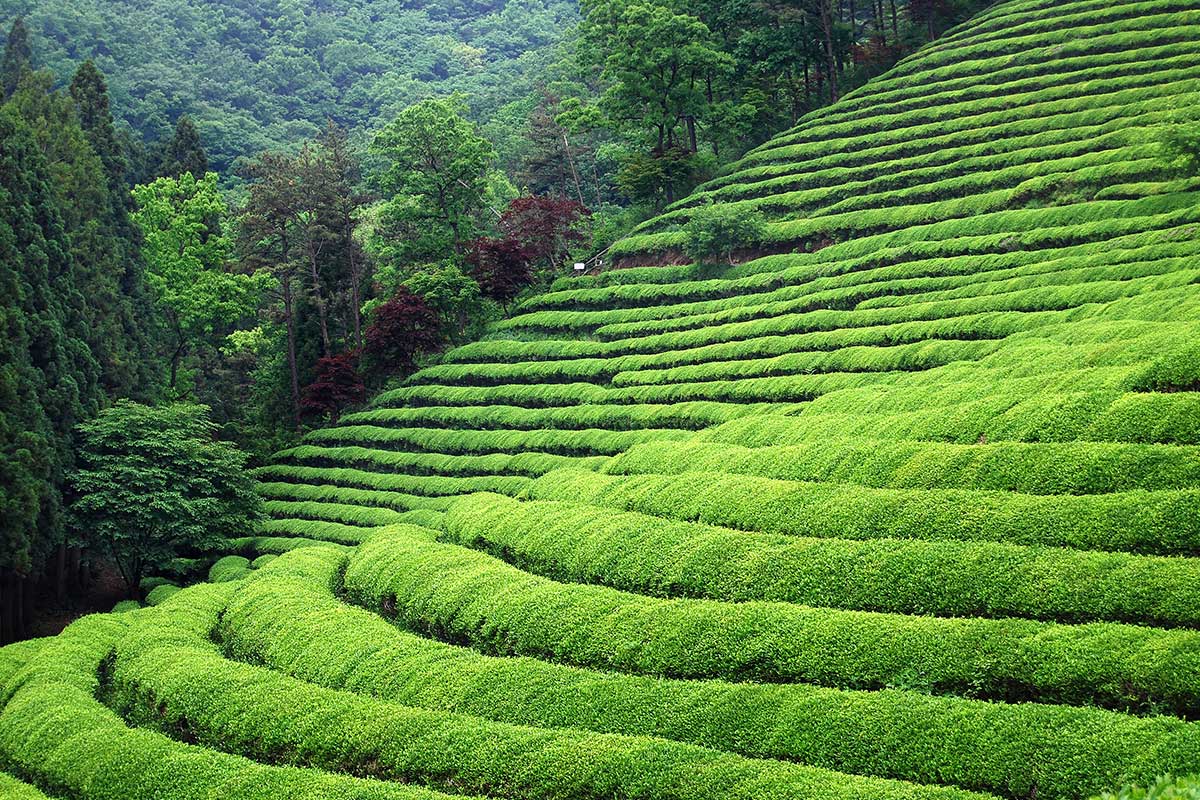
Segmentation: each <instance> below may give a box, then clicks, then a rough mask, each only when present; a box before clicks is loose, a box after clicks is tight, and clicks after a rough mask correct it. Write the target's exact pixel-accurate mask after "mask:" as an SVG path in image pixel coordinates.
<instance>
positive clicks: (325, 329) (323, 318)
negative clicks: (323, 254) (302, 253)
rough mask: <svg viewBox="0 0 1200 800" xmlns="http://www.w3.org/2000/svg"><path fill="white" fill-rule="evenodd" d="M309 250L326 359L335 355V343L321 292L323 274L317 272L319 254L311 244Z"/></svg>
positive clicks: (310, 270) (314, 302)
mask: <svg viewBox="0 0 1200 800" xmlns="http://www.w3.org/2000/svg"><path fill="white" fill-rule="evenodd" d="M306 249H307V250H308V269H309V277H311V278H312V293H313V305H315V306H316V307H317V324H318V325H319V326H320V328H321V348H322V351H323V352H324V354H325V357H326V358H330V357H331V356H332V355H333V343H332V342H331V341H330V339H329V319H328V317H327V315H326V313H325V295H324V294H323V293H322V292H321V273H320V272H319V271H318V270H317V254H316V252H315V251H314V250H313V247H312V245H311V244H309V245H307V246H306Z"/></svg>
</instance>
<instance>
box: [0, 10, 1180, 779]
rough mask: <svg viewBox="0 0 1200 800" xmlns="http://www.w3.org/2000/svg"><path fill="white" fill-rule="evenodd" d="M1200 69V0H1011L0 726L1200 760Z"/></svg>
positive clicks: (196, 762)
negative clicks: (715, 238)
mask: <svg viewBox="0 0 1200 800" xmlns="http://www.w3.org/2000/svg"><path fill="white" fill-rule="evenodd" d="M1198 98H1200V2H1197V1H1196V0H1191V2H1182V0H1147V1H1146V2H1121V0H1106V1H1105V2H1098V1H1097V0H1069V1H1067V2H1064V1H1063V0H1056V1H1052V0H1009V2H1002V3H999V4H997V5H995V6H993V7H992V8H991V9H990V10H989V11H988V12H986V13H985V14H983V15H981V16H979V17H978V18H976V19H975V20H973V21H972V22H971V23H969V24H967V25H965V26H963V27H961V28H959V29H957V30H956V31H954V32H952V33H951V34H950V35H948V36H946V37H945V38H944V39H942V40H940V41H939V42H937V43H936V44H935V45H934V46H932V47H930V48H928V49H926V50H923V51H921V52H920V53H918V54H917V55H916V56H914V57H912V58H910V59H908V60H906V61H904V62H902V63H901V64H900V65H899V66H898V67H897V69H896V70H895V71H893V72H892V73H889V74H888V75H886V76H884V77H883V78H882V79H880V80H878V81H875V82H872V83H871V84H869V85H867V86H866V87H864V88H863V89H861V90H859V91H857V92H856V93H854V94H852V95H850V96H848V97H846V98H845V99H844V100H842V101H841V102H839V103H838V104H836V105H834V106H832V107H830V108H828V109H826V110H824V111H822V112H820V113H818V114H816V115H814V116H812V117H811V118H808V119H806V120H805V121H804V122H803V124H801V125H800V126H799V127H798V128H796V129H794V130H793V131H790V132H789V133H787V134H786V135H784V136H782V137H780V138H779V139H777V140H775V141H773V142H771V143H769V144H768V145H766V146H764V147H762V148H760V149H759V150H757V151H755V152H754V153H752V154H751V155H750V156H749V157H748V158H747V159H746V160H745V161H743V162H742V163H741V164H739V165H738V167H737V168H736V169H735V170H734V171H733V172H731V174H729V175H727V176H725V177H723V178H721V179H719V180H717V181H714V182H713V183H712V184H711V185H709V186H707V187H704V188H703V190H702V191H701V192H700V193H699V194H698V195H697V196H696V197H694V198H690V199H688V200H686V201H684V202H683V203H681V204H680V205H679V207H678V208H676V209H673V210H672V211H671V212H669V213H668V214H667V215H665V216H664V217H663V218H661V219H659V220H655V221H652V222H651V223H649V224H647V225H646V226H645V228H644V229H643V230H642V231H641V232H640V233H639V235H638V236H636V237H633V238H631V239H629V240H627V241H626V242H625V243H623V244H622V245H621V250H620V251H619V253H618V255H619V256H620V257H621V258H623V259H626V260H627V261H628V262H633V263H647V264H653V263H655V262H659V263H661V262H664V261H670V260H673V259H674V255H673V253H674V249H675V247H676V246H677V245H678V244H679V242H680V236H681V234H680V233H679V232H678V230H677V228H678V224H679V223H680V222H681V221H682V220H685V219H686V218H687V214H688V208H690V207H692V206H693V205H695V204H696V203H698V202H702V201H703V199H704V197H705V196H708V197H711V198H712V199H713V200H714V201H716V202H721V203H744V204H749V205H754V206H756V207H758V208H760V209H762V210H763V211H764V212H765V213H767V214H768V215H769V216H770V218H771V220H772V222H771V226H770V236H769V239H768V241H767V242H764V243H763V250H764V251H769V252H771V253H773V254H771V255H767V256H764V257H762V258H759V259H755V260H753V261H750V262H748V263H745V264H742V265H740V266H738V267H734V268H731V269H729V270H727V271H726V272H725V273H723V274H721V275H718V276H716V277H705V275H704V274H703V270H700V269H697V268H695V267H692V266H659V267H647V268H638V269H629V270H619V271H612V272H608V273H605V274H602V275H599V276H595V277H591V278H582V279H577V280H570V281H564V282H563V283H562V284H561V285H560V286H559V287H557V290H556V291H552V292H549V293H547V294H544V295H542V296H539V297H537V298H534V299H533V300H531V301H529V302H528V303H526V304H525V306H524V307H523V308H521V309H520V312H519V313H518V314H517V315H516V316H515V317H513V318H512V319H510V320H508V321H506V322H505V323H503V324H502V325H500V326H499V327H498V329H497V330H496V331H495V332H494V333H493V334H492V336H491V337H490V338H489V339H488V340H487V341H483V342H478V343H475V344H471V345H468V346H466V347H462V348H459V349H457V350H455V351H453V352H451V353H450V354H448V355H447V357H446V358H445V360H444V363H443V364H440V365H438V366H436V367H432V368H430V369H426V370H424V371H422V372H421V373H418V374H417V375H415V376H414V377H413V378H412V379H411V380H410V381H409V382H408V383H407V385H405V386H404V387H402V388H400V389H397V390H394V391H391V392H387V393H384V394H383V395H381V396H380V397H378V398H377V399H376V401H375V403H374V405H373V407H372V408H371V409H369V410H366V411H363V412H360V413H357V414H352V415H347V416H346V417H345V418H344V419H343V420H342V422H341V424H339V425H338V426H336V427H332V428H329V429H326V430H322V431H318V432H316V433H313V434H312V435H311V436H310V437H308V440H307V441H306V442H305V443H304V444H303V445H302V446H300V447H297V448H294V449H292V450H290V451H287V452H284V453H281V454H280V455H279V457H278V460H277V463H275V464H274V465H272V466H270V467H267V468H265V469H263V470H262V473H261V475H260V478H261V480H262V491H263V493H264V494H265V495H266V497H267V498H268V499H269V502H268V507H269V510H270V513H271V517H272V519H271V520H270V521H269V522H267V523H266V524H265V525H264V526H263V529H262V531H261V536H259V537H256V538H254V539H250V540H246V541H244V542H240V543H237V546H238V547H239V548H240V552H241V553H242V556H233V557H230V558H227V559H224V560H223V561H221V562H218V564H217V565H216V566H215V567H214V568H213V573H212V577H213V579H214V581H215V582H213V583H209V584H202V585H199V586H196V587H193V588H190V589H186V590H184V591H182V592H179V593H177V594H175V595H174V596H173V597H171V599H169V600H167V601H166V602H164V603H162V604H161V605H159V606H157V607H154V608H150V609H143V610H139V611H134V612H130V613H127V614H122V615H104V616H97V617H91V618H87V619H85V620H82V621H80V622H78V623H76V624H75V625H73V626H71V627H70V628H69V629H68V630H67V632H66V633H64V634H63V635H62V636H60V637H57V638H55V639H52V640H44V641H37V642H29V643H24V644H21V645H18V646H15V647H9V648H5V649H3V650H0V685H2V686H4V687H5V688H4V693H3V695H2V696H0V699H2V700H3V701H4V703H5V704H4V707H3V711H0V770H3V771H7V772H8V773H9V774H10V775H11V776H12V779H13V781H14V782H15V781H24V782H25V783H27V784H33V785H36V787H37V788H38V789H40V790H45V791H48V792H51V793H53V794H55V795H56V796H63V797H72V798H92V797H122V798H133V797H137V798H142V797H145V798H150V797H163V796H170V797H188V798H193V797H195V798H199V797H233V796H237V797H255V798H257V797H262V798H267V797H289V798H292V797H294V798H309V797H311V798H316V797H344V798H350V797H354V798H367V797H370V798H393V797H395V798H414V797H428V798H434V797H441V796H443V795H447V794H452V795H458V796H461V795H468V796H477V795H486V796H492V797H512V798H608V797H621V798H647V799H650V798H663V799H664V800H665V799H666V798H689V799H693V798H713V800H717V798H822V799H826V798H827V799H828V800H834V799H835V798H838V799H840V798H847V799H848V798H856V797H871V798H947V800H949V798H964V799H965V798H968V797H974V798H983V797H988V796H990V797H1006V798H1034V797H1036V798H1039V800H1047V798H1055V799H1056V800H1057V799H1058V798H1064V799H1065V798H1080V797H1087V796H1090V795H1091V794H1094V793H1096V792H1098V791H1100V790H1102V789H1104V788H1106V787H1111V786H1115V785H1119V784H1122V783H1125V782H1129V781H1139V782H1146V781H1148V780H1150V779H1152V778H1153V777H1154V776H1156V775H1160V774H1165V773H1174V774H1186V773H1194V772H1197V771H1200V723H1198V722H1197V721H1196V720H1197V719H1198V718H1200V630H1198V629H1200V524H1198V522H1197V520H1198V519H1200V513H1198V512H1200V392H1198V391H1197V389H1200V336H1198V334H1200V285H1198V284H1200V260H1198V259H1197V256H1198V255H1200V237H1198V234H1200V191H1198V190H1200V183H1197V182H1196V181H1189V180H1183V179H1173V178H1171V177H1170V176H1168V175H1166V174H1164V171H1163V167H1162V160H1161V158H1160V155H1159V152H1158V147H1157V145H1156V144H1155V129H1156V127H1157V126H1161V125H1163V124H1167V123H1178V122H1179V121H1181V120H1183V119H1188V118H1189V117H1188V115H1189V114H1191V115H1194V114H1195V113H1196V112H1195V111H1194V109H1196V108H1197V107H1198V106H1197V102H1196V101H1197V99H1198ZM251 557H253V558H255V561H254V562H253V563H252V564H251V563H250V562H248V560H247V559H248V558H251ZM309 768H312V769H309ZM4 780H5V779H4V777H3V776H2V775H0V781H4ZM0 786H4V784H3V783H0ZM31 791H34V790H32V789H31ZM30 796H37V794H36V793H34V794H31V795H30Z"/></svg>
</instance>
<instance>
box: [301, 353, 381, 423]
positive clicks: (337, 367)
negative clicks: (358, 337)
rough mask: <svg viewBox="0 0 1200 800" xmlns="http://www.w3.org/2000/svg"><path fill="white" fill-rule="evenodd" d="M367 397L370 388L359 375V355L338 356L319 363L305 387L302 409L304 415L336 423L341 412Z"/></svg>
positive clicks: (324, 359) (343, 354) (345, 354)
mask: <svg viewBox="0 0 1200 800" xmlns="http://www.w3.org/2000/svg"><path fill="white" fill-rule="evenodd" d="M366 397H367V388H366V386H365V385H364V384H363V379H362V375H360V374H359V372H358V353H357V352H349V353H339V354H338V355H336V356H329V357H328V358H321V359H318V360H317V367H316V376H315V377H314V378H313V382H312V383H310V384H309V385H308V386H306V387H304V393H303V394H302V395H301V398H300V410H301V412H302V413H303V414H304V415H305V416H321V417H329V419H330V420H331V421H333V422H336V421H337V418H338V416H339V415H340V414H341V413H342V409H344V408H345V407H346V406H349V405H353V404H355V403H361V402H362V401H363V400H365V399H366Z"/></svg>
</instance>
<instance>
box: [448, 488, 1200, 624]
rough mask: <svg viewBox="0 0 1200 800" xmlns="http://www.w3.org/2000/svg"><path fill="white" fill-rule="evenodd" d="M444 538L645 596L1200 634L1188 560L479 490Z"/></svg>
mask: <svg viewBox="0 0 1200 800" xmlns="http://www.w3.org/2000/svg"><path fill="white" fill-rule="evenodd" d="M443 528H444V530H445V531H446V534H447V536H446V539H447V540H449V541H453V542H455V543H457V544H461V545H463V546H466V547H471V548H474V549H477V550H482V551H484V552H487V553H490V554H492V555H494V556H496V557H498V558H502V559H503V560H505V561H507V562H508V563H510V564H513V565H515V566H517V567H519V568H520V569H523V570H526V571H529V572H533V573H535V574H538V575H543V576H546V577H549V578H552V579H554V580H558V581H567V582H572V583H591V584H599V585H604V586H611V587H613V588H615V589H621V590H624V591H629V592H637V593H640V594H645V595H650V596H653V597H668V598H669V597H690V598H707V599H710V600H725V601H730V602H742V601H748V600H769V601H779V602H788V603H799V604H803V605H808V606H821V607H830V608H843V609H854V610H860V611H882V612H891V613H901V614H931V615H937V616H986V617H1005V616H1014V617H1028V618H1033V619H1046V620H1057V621H1062V622H1089V621H1095V620H1108V621H1124V622H1133V623H1139V624H1151V625H1155V624H1157V625H1180V626H1188V627H1193V628H1196V627H1200V596H1197V593H1196V587H1197V586H1200V559H1196V558H1158V557H1148V556H1131V555H1126V554H1123V553H1095V552H1081V551H1077V550H1069V549H1059V548H1040V547H1037V548H1031V547H1021V546H1013V545H1007V544H993V543H974V542H972V543H961V542H922V541H897V540H895V539H871V540H868V541H846V540H842V539H811V538H804V539H788V538H786V537H778V536H763V535H755V534H748V533H743V532H739V531H733V530H730V529H728V528H717V527H712V526H708V525H699V524H694V523H679V522H666V521H664V520H663V519H661V518H659V517H651V516H647V515H643V514H631V513H624V514H617V513H613V512H611V511H608V510H607V509H600V508H596V507H594V506H585V505H578V504H574V503H566V502H525V503H520V502H517V501H515V500H512V499H510V498H507V497H501V496H499V495H488V494H478V495H472V496H470V497H466V498H462V499H460V500H458V501H456V502H455V504H454V505H453V506H451V507H450V509H449V511H448V512H447V513H446V517H445V520H444V522H443Z"/></svg>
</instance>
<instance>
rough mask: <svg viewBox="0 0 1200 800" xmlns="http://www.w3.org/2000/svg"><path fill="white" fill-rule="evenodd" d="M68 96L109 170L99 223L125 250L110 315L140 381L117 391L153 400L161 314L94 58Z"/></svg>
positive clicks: (80, 72)
mask: <svg viewBox="0 0 1200 800" xmlns="http://www.w3.org/2000/svg"><path fill="white" fill-rule="evenodd" d="M69 92H70V95H71V98H72V99H73V100H74V101H75V109H76V112H77V114H78V118H79V125H80V127H81V128H82V129H83V132H84V134H85V135H86V137H87V140H88V142H89V143H90V144H91V147H92V150H93V152H95V154H96V156H98V157H99V159H100V163H101V164H102V165H103V167H104V175H105V178H106V184H107V187H108V195H109V214H108V215H107V217H106V218H103V219H101V220H98V222H99V224H100V225H101V226H102V227H103V228H104V229H105V230H104V232H105V234H106V235H108V236H111V237H112V238H113V240H114V241H115V242H116V243H117V246H118V247H119V250H120V252H119V253H118V255H117V258H116V260H115V262H114V270H116V274H114V275H113V276H112V277H113V279H114V280H115V281H116V283H117V286H118V287H119V291H120V297H119V302H118V303H117V304H116V305H115V306H114V308H113V309H112V310H111V312H110V313H112V314H115V315H117V316H118V317H119V318H120V319H121V324H122V327H123V329H124V331H125V335H126V337H127V338H128V340H129V342H130V343H131V345H130V349H131V350H132V351H133V352H134V353H135V354H136V356H135V358H134V362H135V363H134V367H135V368H134V372H135V373H136V379H135V380H133V381H132V382H131V383H129V384H126V385H124V386H119V387H115V388H116V392H115V394H116V395H117V396H133V397H136V398H138V399H148V398H147V396H146V391H147V390H148V389H149V388H150V387H153V386H156V385H157V383H158V381H157V375H158V373H159V370H158V366H159V363H160V361H159V359H158V358H157V357H156V354H155V353H154V345H153V339H152V337H151V336H150V332H151V331H153V330H154V328H155V327H156V326H157V324H158V322H159V314H158V312H157V310H156V308H155V306H154V301H153V300H152V298H151V296H150V292H149V291H148V289H147V287H146V282H145V276H144V264H143V261H142V258H141V254H140V252H139V251H138V246H137V233H136V231H135V229H134V226H133V222H132V221H131V220H130V217H129V213H130V211H131V209H132V207H133V195H132V194H131V193H130V191H129V190H130V188H131V187H130V186H129V185H128V182H127V179H126V162H125V150H124V148H123V147H122V145H121V141H120V138H119V137H118V136H117V132H116V127H115V125H114V124H113V116H112V110H111V107H110V104H109V98H108V84H107V82H106V81H105V79H104V74H103V73H102V72H100V70H99V69H98V68H97V67H96V65H95V64H94V63H93V62H92V61H91V60H88V61H85V62H84V63H83V64H82V65H80V67H79V69H78V70H76V72H75V76H74V77H73V78H72V79H71V85H70V88H69Z"/></svg>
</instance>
